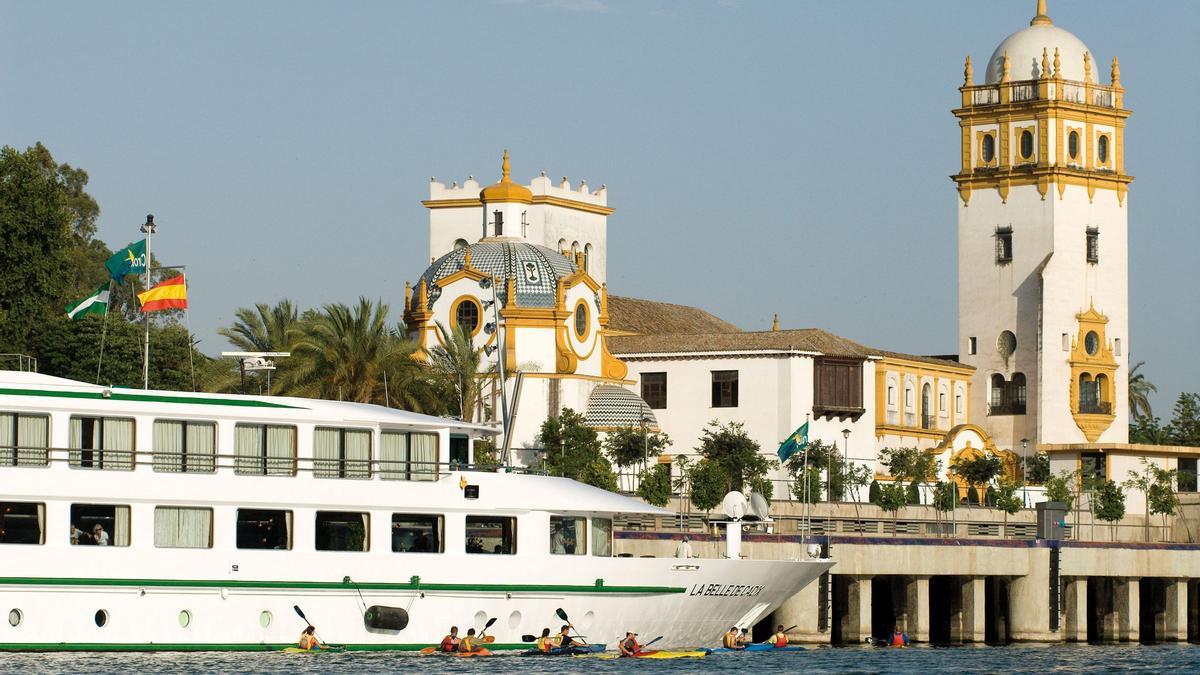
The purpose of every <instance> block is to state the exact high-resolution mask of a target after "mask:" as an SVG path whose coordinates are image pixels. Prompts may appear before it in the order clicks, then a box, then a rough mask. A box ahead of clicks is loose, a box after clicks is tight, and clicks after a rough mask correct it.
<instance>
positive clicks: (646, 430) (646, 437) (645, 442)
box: [638, 415, 650, 471]
mask: <svg viewBox="0 0 1200 675" xmlns="http://www.w3.org/2000/svg"><path fill="white" fill-rule="evenodd" d="M638 425H639V426H640V427H641V428H642V471H645V470H646V466H647V464H648V463H649V462H650V417H649V416H648V415H642V419H640V420H638Z"/></svg>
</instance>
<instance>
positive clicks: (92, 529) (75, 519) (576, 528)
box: [0, 502, 612, 557]
mask: <svg viewBox="0 0 1200 675" xmlns="http://www.w3.org/2000/svg"><path fill="white" fill-rule="evenodd" d="M129 512H130V507H129V506H123V505H113V504H72V505H71V514H70V518H71V522H70V528H69V530H68V533H69V537H70V542H71V544H72V545H78V546H129V545H130V527H129V521H130V517H129V515H130V514H129ZM391 517H392V527H391V550H392V551H394V552H397V553H445V551H446V549H445V541H444V535H445V516H441V515H432V514H414V513H393V514H392V516H391ZM45 523H46V505H45V504H42V503H38V502H0V544H45V543H46V537H45V533H46V527H45ZM235 528H236V545H237V548H239V549H267V550H291V549H292V546H293V538H292V512H291V511H290V510H283V509H238V510H237V521H236V524H235ZM465 533H466V536H465V537H464V541H463V551H464V552H465V553H480V554H499V555H514V554H516V552H517V519H516V518H515V517H511V516H489V515H468V516H465ZM589 543H590V544H591V554H592V555H594V556H602V557H610V556H612V519H610V518H592V519H591V528H590V531H589V528H588V518H584V517H582V516H551V517H550V539H549V549H550V553H552V554H554V555H586V554H587V553H588V545H589ZM212 545H213V510H212V509H211V508H204V507H182V506H156V507H155V508H154V546H155V547H158V548H212ZM313 546H314V548H315V549H316V550H318V551H370V550H371V514H369V513H365V512H360V511H317V512H316V514H315V530H314V541H313Z"/></svg>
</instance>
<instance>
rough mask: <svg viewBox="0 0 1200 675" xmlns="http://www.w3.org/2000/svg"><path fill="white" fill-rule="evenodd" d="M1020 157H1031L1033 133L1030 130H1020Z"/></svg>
mask: <svg viewBox="0 0 1200 675" xmlns="http://www.w3.org/2000/svg"><path fill="white" fill-rule="evenodd" d="M1021 157H1022V158H1024V159H1029V158H1030V157H1033V133H1032V132H1030V131H1022V132H1021Z"/></svg>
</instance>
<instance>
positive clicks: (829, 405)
mask: <svg viewBox="0 0 1200 675" xmlns="http://www.w3.org/2000/svg"><path fill="white" fill-rule="evenodd" d="M813 387H814V389H815V391H814V392H813V410H814V411H816V412H818V413H820V412H843V413H851V414H855V413H860V412H862V410H863V407H862V404H863V401H862V361H851V360H844V359H830V358H825V357H818V358H816V359H814V360H813Z"/></svg>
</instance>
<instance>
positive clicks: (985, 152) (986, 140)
mask: <svg viewBox="0 0 1200 675" xmlns="http://www.w3.org/2000/svg"><path fill="white" fill-rule="evenodd" d="M980 152H981V156H982V157H983V161H984V162H986V163H988V164H990V163H991V162H992V160H993V159H995V158H996V137H995V136H993V135H991V134H984V135H983V148H982V149H981V150H980Z"/></svg>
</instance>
